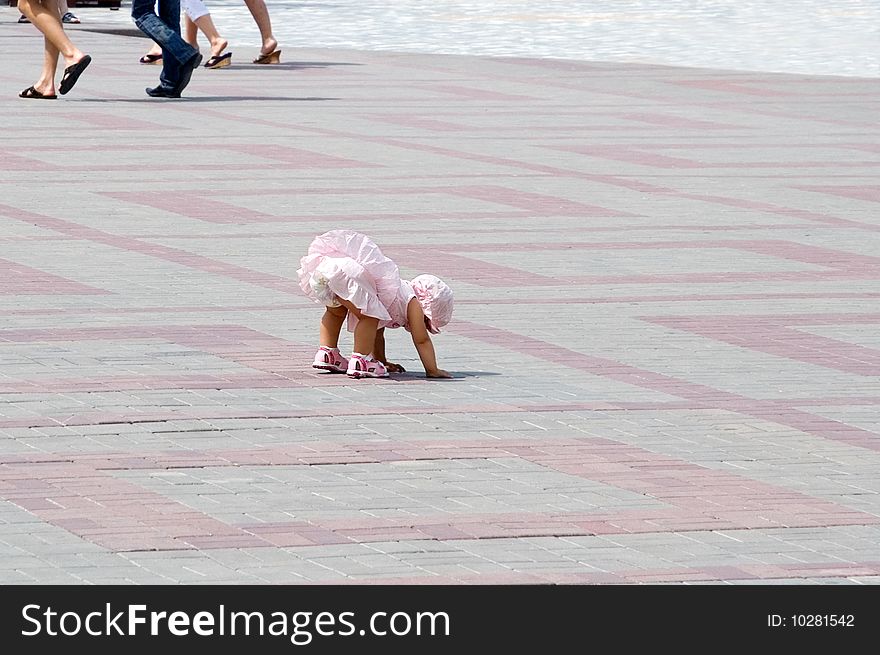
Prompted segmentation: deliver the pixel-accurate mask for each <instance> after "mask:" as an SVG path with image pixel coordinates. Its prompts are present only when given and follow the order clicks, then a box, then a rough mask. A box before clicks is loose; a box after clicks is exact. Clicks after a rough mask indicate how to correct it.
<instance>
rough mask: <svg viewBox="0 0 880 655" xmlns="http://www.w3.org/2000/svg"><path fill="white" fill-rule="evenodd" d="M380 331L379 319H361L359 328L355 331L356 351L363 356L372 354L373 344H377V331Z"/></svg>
mask: <svg viewBox="0 0 880 655" xmlns="http://www.w3.org/2000/svg"><path fill="white" fill-rule="evenodd" d="M378 329H379V319H378V318H374V317H372V316H361V317H359V318H358V324H357V327H356V328H355V329H354V351H355V352H356V353H360V354H361V355H370V354H372V352H373V344H375V343H376V330H378Z"/></svg>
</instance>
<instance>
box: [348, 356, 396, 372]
mask: <svg viewBox="0 0 880 655" xmlns="http://www.w3.org/2000/svg"><path fill="white" fill-rule="evenodd" d="M346 373H347V374H348V377H350V378H387V377H388V371H387V370H386V369H385V365H384V364H382V362H380V361H377V360H375V359H373V358H372V357H369V356H367V355H361V354H360V353H352V354H351V359H350V360H349V362H348V370H347V371H346Z"/></svg>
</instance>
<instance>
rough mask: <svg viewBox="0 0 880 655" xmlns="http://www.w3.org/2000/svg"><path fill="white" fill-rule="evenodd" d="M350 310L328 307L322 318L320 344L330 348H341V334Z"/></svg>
mask: <svg viewBox="0 0 880 655" xmlns="http://www.w3.org/2000/svg"><path fill="white" fill-rule="evenodd" d="M347 314H348V310H347V309H346V308H345V307H326V308H325V309H324V316H323V317H322V318H321V330H320V342H321V345H322V346H327V347H328V348H338V347H339V333H340V332H342V324H343V323H345V317H346V315H347Z"/></svg>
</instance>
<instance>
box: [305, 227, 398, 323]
mask: <svg viewBox="0 0 880 655" xmlns="http://www.w3.org/2000/svg"><path fill="white" fill-rule="evenodd" d="M297 275H298V276H299V286H300V288H301V289H302V290H303V292H305V294H306V295H307V296H309V297H310V298H311V299H312V300H314V301H315V302H316V303H319V304H321V305H325V306H328V307H334V306H338V305H339V301H338V299H339V298H342V299H343V300H347V301H348V302H350V303H351V304H352V305H354V306H355V307H357V308H358V309H359V310H360V311H361V313H362V314H365V315H366V316H373V317H375V318H378V319H379V320H380V321H390V320H391V315H390V314H389V313H388V308H389V307H391V306H392V303H393V302H394V300H395V298H396V297H397V293H398V291H399V290H400V286H401V280H400V271H399V269H398V268H397V264H395V263H394V262H393V261H391V260H390V259H388V258H387V257H386V256H385V255H383V254H382V251H381V250H379V246H377V245H376V244H375V243H373V241H372V240H371V239H370V238H369V237H368V236H366V235H364V234H361V233H360V232H355V231H353V230H331V231H330V232H325V233H324V234H321V235H319V236H317V237H315V239H314V240H313V241H312V243H311V245H310V246H309V251H308V254H307V255H306V256H305V257H303V258H302V259H301V260H300V268H299V270H298V271H297Z"/></svg>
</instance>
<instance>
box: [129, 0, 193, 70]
mask: <svg viewBox="0 0 880 655" xmlns="http://www.w3.org/2000/svg"><path fill="white" fill-rule="evenodd" d="M155 1H156V0H132V2H131V16H132V18H133V19H134V23H135V25H137V26H138V29H140V31H141V32H143V33H144V34H146V35H147V36H149V37H150V38H151V39H153V41H155V42H156V43H158V44H159V46H161V48H162V74H161V75H160V76H159V81H160V82H161V83H162V85H163V86H166V87H171V88H173V87H175V86H177V84H178V82H180V69H181V67H182V66H183V64H185V63H186V62H188V61H189V60H190V59H192V58H193V56H194V55H195V54H196V52H197V50H196V49H195V48H193V47H192V46H191V45H190V44H189V43H187V42H186V41H184V40H183V39H182V38H181V36H180V0H158V5H159V13H158V14H157V13H155V9H154V6H155Z"/></svg>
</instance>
